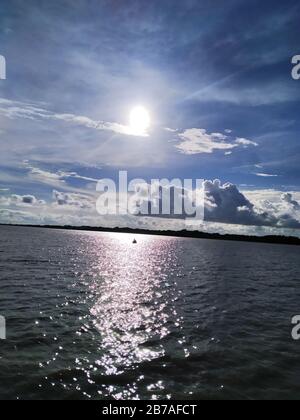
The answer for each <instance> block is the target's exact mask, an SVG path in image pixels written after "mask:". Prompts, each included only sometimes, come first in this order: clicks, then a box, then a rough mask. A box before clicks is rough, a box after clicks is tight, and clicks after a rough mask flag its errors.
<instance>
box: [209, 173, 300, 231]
mask: <svg viewBox="0 0 300 420" xmlns="http://www.w3.org/2000/svg"><path fill="white" fill-rule="evenodd" d="M204 188H205V191H206V193H205V196H206V197H205V220H207V221H210V222H219V223H229V224H239V225H253V226H270V227H279V228H289V229H299V228H300V213H299V214H296V213H295V211H294V210H295V206H296V207H297V204H298V203H297V202H294V201H293V199H292V195H288V196H286V195H285V196H283V197H281V199H280V202H279V203H278V205H276V206H274V205H272V204H271V203H270V202H268V201H265V202H261V206H260V207H258V206H256V205H254V204H253V203H252V202H251V201H250V200H249V199H248V198H247V197H246V196H245V195H244V194H243V193H241V192H240V191H239V190H238V188H237V186H235V185H233V184H230V183H226V184H224V185H222V184H221V182H220V181H219V180H215V181H205V183H204ZM286 204H288V205H286Z"/></svg>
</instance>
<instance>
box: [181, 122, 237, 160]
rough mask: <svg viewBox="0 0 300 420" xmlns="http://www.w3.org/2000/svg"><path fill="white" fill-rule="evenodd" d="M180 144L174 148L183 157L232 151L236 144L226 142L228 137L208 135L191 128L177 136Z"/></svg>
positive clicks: (202, 130) (203, 131)
mask: <svg viewBox="0 0 300 420" xmlns="http://www.w3.org/2000/svg"><path fill="white" fill-rule="evenodd" d="M178 137H179V138H180V139H181V143H180V144H178V145H176V146H175V147H176V148H177V149H178V150H179V151H180V152H181V153H183V154H185V155H196V154H200V153H213V152H214V151H215V150H232V149H234V148H235V147H237V145H236V144H232V143H229V142H226V141H227V140H228V137H227V136H226V135H224V134H221V133H212V134H209V133H208V132H207V131H206V130H204V129H200V128H191V129H188V130H185V131H184V132H183V133H181V134H179V135H178Z"/></svg>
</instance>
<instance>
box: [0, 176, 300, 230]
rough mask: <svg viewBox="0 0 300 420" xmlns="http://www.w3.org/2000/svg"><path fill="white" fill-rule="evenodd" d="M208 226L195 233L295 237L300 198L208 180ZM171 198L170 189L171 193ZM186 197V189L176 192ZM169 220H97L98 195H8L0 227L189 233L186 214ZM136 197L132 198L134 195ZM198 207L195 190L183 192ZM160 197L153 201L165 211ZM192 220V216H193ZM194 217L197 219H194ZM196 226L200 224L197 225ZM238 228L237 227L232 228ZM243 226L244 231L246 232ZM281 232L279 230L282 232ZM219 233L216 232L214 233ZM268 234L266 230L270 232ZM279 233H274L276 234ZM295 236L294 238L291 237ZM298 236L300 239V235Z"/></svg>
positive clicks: (1, 204)
mask: <svg viewBox="0 0 300 420" xmlns="http://www.w3.org/2000/svg"><path fill="white" fill-rule="evenodd" d="M203 191H204V216H205V217H204V224H203V225H202V226H200V225H199V224H198V226H195V227H194V228H196V229H200V230H204V231H210V232H214V231H215V232H221V233H226V232H233V231H234V232H236V233H241V232H249V234H256V232H257V234H263V233H265V234H270V233H272V234H275V233H276V229H277V230H278V234H286V232H285V229H287V230H291V229H292V230H293V234H297V233H295V232H297V230H298V231H299V229H300V194H299V193H293V194H292V193H282V192H280V191H275V190H263V191H259V190H257V191H243V192H242V191H240V190H239V188H238V187H237V186H236V185H233V184H231V183H225V184H222V183H221V181H219V180H214V181H209V180H207V181H204V183H203V186H202V192H203ZM168 192H169V193H170V189H169V191H168ZM177 192H178V193H179V194H183V190H182V189H181V190H180V191H177ZM175 193H176V188H173V187H172V191H171V208H170V210H171V211H170V214H169V216H168V215H167V214H165V215H164V214H163V212H162V211H161V210H159V211H158V214H157V216H156V217H148V216H143V217H136V216H129V215H128V216H120V215H116V216H111V217H110V216H109V217H107V216H99V214H98V213H97V212H96V196H94V197H92V196H90V195H88V194H81V193H75V192H73V193H69V192H68V193H66V192H62V191H59V190H54V191H53V196H52V201H51V202H48V203H45V202H44V201H43V200H39V199H38V198H36V197H35V196H34V195H30V194H28V195H10V196H7V197H5V196H1V197H0V208H1V212H0V221H1V222H2V223H6V222H7V223H22V222H24V223H29V220H31V223H38V224H42V223H44V224H66V225H74V226H78V225H80V226H83V225H89V226H104V227H106V226H107V227H118V226H119V227H141V228H145V229H161V230H164V229H173V230H180V229H185V228H186V225H185V223H184V221H183V220H182V219H184V218H185V217H186V216H188V215H185V214H184V215H183V216H182V215H178V214H177V213H176V212H175V211H174V207H172V196H173V197H174V195H175ZM134 194H135V193H133V196H134ZM185 194H187V195H188V196H189V197H190V204H191V206H192V205H193V206H194V204H195V191H194V193H193V192H191V191H185ZM139 196H141V197H142V198H141V201H142V203H143V206H144V208H145V206H146V207H147V206H148V205H149V204H152V203H153V202H152V201H151V202H149V201H148V195H147V194H146V192H145V194H142V195H139ZM161 197H162V194H161V192H160V193H159V194H158V195H157V197H156V198H155V200H156V206H157V207H158V208H159V209H161V208H162V205H161ZM189 216H190V215H189ZM192 217H193V216H192ZM197 223H198V222H197ZM234 226H237V227H236V228H234ZM243 226H244V227H243ZM278 228H280V229H278ZM214 229H215V230H214ZM266 229H268V231H266ZM274 229H275V230H274ZM290 234H291V233H290ZM298 235H299V234H298Z"/></svg>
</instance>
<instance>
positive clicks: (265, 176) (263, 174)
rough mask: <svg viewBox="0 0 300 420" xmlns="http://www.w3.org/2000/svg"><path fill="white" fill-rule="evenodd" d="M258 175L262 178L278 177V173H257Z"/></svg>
mask: <svg viewBox="0 0 300 420" xmlns="http://www.w3.org/2000/svg"><path fill="white" fill-rule="evenodd" d="M255 175H256V176H260V177H262V178H277V177H278V175H272V174H265V173H256V174H255Z"/></svg>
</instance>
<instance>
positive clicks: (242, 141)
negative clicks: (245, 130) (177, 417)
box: [235, 138, 258, 147]
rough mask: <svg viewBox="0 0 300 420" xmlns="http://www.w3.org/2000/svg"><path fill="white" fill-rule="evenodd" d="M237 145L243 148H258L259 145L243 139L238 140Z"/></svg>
mask: <svg viewBox="0 0 300 420" xmlns="http://www.w3.org/2000/svg"><path fill="white" fill-rule="evenodd" d="M235 142H236V143H237V144H240V145H242V146H246V147H247V146H255V147H257V146H258V144H257V143H255V142H254V141H251V140H248V139H243V138H237V139H236V141H235Z"/></svg>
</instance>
